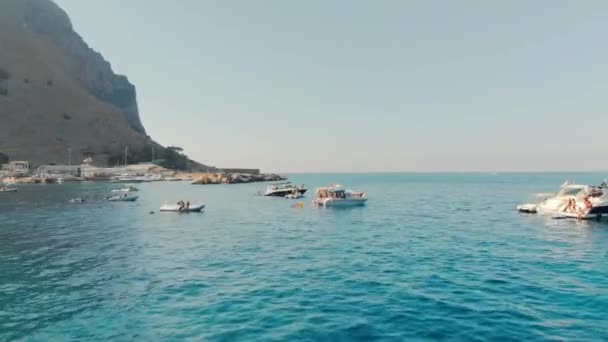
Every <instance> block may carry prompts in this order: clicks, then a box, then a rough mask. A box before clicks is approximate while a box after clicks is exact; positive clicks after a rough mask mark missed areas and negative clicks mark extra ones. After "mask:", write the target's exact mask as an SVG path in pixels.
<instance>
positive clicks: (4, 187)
mask: <svg viewBox="0 0 608 342" xmlns="http://www.w3.org/2000/svg"><path fill="white" fill-rule="evenodd" d="M17 191H19V189H17V188H11V187H8V186H1V187H0V192H17Z"/></svg>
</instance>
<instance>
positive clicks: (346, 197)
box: [313, 185, 367, 208]
mask: <svg viewBox="0 0 608 342" xmlns="http://www.w3.org/2000/svg"><path fill="white" fill-rule="evenodd" d="M365 202H367V194H366V193H365V192H362V191H354V190H348V189H345V188H343V187H342V186H340V185H330V186H327V187H323V188H318V189H317V198H315V199H314V200H313V204H314V205H315V206H318V207H327V208H329V207H335V208H347V207H357V206H362V205H364V204H365Z"/></svg>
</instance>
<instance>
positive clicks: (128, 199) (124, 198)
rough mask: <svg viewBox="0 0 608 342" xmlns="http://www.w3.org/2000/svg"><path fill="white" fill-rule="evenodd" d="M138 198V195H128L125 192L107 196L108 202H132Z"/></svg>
mask: <svg viewBox="0 0 608 342" xmlns="http://www.w3.org/2000/svg"><path fill="white" fill-rule="evenodd" d="M138 198H139V196H135V195H129V194H127V193H124V194H122V195H116V196H112V197H108V201H110V202H134V201H137V199H138Z"/></svg>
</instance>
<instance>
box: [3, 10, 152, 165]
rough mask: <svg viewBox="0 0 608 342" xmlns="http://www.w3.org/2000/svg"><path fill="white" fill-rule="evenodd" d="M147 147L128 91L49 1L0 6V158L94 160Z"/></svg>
mask: <svg viewBox="0 0 608 342" xmlns="http://www.w3.org/2000/svg"><path fill="white" fill-rule="evenodd" d="M151 144H153V142H152V141H151V140H150V139H149V138H148V137H147V136H146V132H145V129H144V127H143V125H142V123H141V121H140V117H139V113H138V108H137V99H136V91H135V87H134V86H133V85H132V84H131V83H130V82H129V81H128V79H127V78H126V77H125V76H120V75H116V74H115V73H114V72H113V71H112V68H111V66H110V63H109V62H107V61H106V60H105V59H104V58H103V57H102V56H101V54H99V53H97V52H95V51H94V50H92V49H91V48H89V46H88V45H87V44H86V43H85V42H84V41H83V40H82V38H81V37H80V36H79V35H78V34H77V33H76V32H74V30H73V28H72V24H71V22H70V19H69V18H68V16H67V14H66V13H65V12H64V11H63V10H62V9H61V8H59V7H58V6H57V5H56V4H55V3H54V2H52V1H51V0H0V152H3V153H5V154H7V155H9V156H10V157H11V159H27V160H30V161H32V162H34V163H37V164H41V163H63V162H65V159H66V150H67V149H68V148H70V149H71V150H72V151H73V154H72V157H73V158H78V157H84V156H86V155H94V158H95V159H97V160H99V159H102V160H103V158H107V157H108V156H109V155H110V154H113V153H116V151H119V150H122V149H124V146H125V145H129V146H130V148H144V147H145V146H151Z"/></svg>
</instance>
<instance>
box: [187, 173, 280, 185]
mask: <svg viewBox="0 0 608 342" xmlns="http://www.w3.org/2000/svg"><path fill="white" fill-rule="evenodd" d="M192 178H193V179H194V181H193V182H192V184H193V185H207V184H243V183H255V182H275V181H284V180H287V178H286V177H283V176H280V175H277V174H257V175H254V174H248V173H205V174H202V175H199V176H193V177H192Z"/></svg>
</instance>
